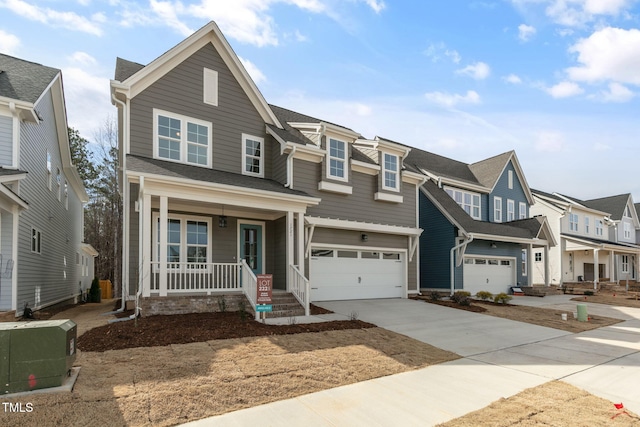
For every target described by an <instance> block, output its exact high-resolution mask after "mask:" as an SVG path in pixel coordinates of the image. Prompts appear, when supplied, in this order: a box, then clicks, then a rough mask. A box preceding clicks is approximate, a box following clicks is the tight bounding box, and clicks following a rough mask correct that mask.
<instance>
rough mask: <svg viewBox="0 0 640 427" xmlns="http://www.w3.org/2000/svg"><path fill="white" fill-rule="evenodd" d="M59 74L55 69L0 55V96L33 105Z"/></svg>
mask: <svg viewBox="0 0 640 427" xmlns="http://www.w3.org/2000/svg"><path fill="white" fill-rule="evenodd" d="M59 73H60V70H58V69H56V68H51V67H46V66H44V65H40V64H36V63H35V62H29V61H25V60H23V59H18V58H14V57H13V56H9V55H4V54H0V96H4V97H6V98H10V99H15V100H19V101H24V102H29V103H34V102H36V101H37V100H38V98H40V95H42V92H44V90H45V89H46V88H47V86H49V84H50V83H51V81H52V80H53V79H54V78H55V77H56V76H57V75H58V74H59Z"/></svg>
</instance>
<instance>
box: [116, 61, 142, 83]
mask: <svg viewBox="0 0 640 427" xmlns="http://www.w3.org/2000/svg"><path fill="white" fill-rule="evenodd" d="M144 67H145V66H144V65H142V64H138V63H137V62H132V61H127V60H126V59H122V58H116V71H115V75H114V78H115V79H116V80H117V81H119V82H123V81H125V80H127V79H128V78H129V77H131V76H133V75H134V74H135V73H137V72H138V71H140V70H142V69H143V68H144Z"/></svg>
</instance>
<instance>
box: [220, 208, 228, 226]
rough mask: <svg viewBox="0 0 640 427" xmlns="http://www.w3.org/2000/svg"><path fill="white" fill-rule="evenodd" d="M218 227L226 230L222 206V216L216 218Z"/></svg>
mask: <svg viewBox="0 0 640 427" xmlns="http://www.w3.org/2000/svg"><path fill="white" fill-rule="evenodd" d="M218 227H220V228H227V216H226V215H225V214H224V206H223V207H222V215H220V216H219V217H218Z"/></svg>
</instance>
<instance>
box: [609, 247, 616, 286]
mask: <svg viewBox="0 0 640 427" xmlns="http://www.w3.org/2000/svg"><path fill="white" fill-rule="evenodd" d="M614 257H615V254H614V253H613V250H610V251H609V281H610V282H615V280H616V278H615V276H614V273H613V270H614V266H615V259H614Z"/></svg>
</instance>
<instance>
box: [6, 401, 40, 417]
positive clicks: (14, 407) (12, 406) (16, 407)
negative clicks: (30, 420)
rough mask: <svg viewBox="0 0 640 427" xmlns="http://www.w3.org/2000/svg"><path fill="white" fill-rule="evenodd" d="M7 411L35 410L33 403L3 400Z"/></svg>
mask: <svg viewBox="0 0 640 427" xmlns="http://www.w3.org/2000/svg"><path fill="white" fill-rule="evenodd" d="M2 406H3V409H4V412H5V413H17V414H19V413H23V414H24V413H28V412H33V403H24V404H23V403H11V402H2Z"/></svg>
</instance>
